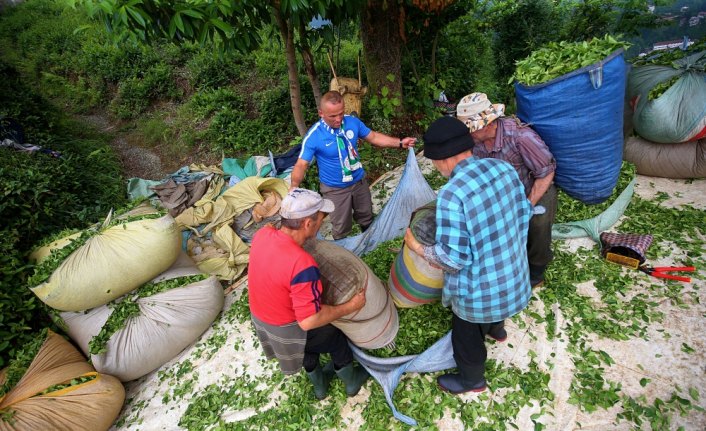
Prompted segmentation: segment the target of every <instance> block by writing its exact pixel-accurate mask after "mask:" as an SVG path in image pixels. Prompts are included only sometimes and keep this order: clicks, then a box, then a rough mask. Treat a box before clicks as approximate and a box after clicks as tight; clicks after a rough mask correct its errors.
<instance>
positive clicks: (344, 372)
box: [336, 362, 370, 397]
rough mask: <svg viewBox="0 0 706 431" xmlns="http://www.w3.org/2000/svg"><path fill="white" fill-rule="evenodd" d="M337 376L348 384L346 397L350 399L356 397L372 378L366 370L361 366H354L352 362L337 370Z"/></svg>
mask: <svg viewBox="0 0 706 431" xmlns="http://www.w3.org/2000/svg"><path fill="white" fill-rule="evenodd" d="M336 375H338V377H339V378H340V379H341V380H343V383H345V384H346V395H348V396H349V397H352V396H354V395H356V394H357V393H358V391H360V387H361V386H363V383H365V381H366V380H368V377H370V374H368V372H367V371H366V370H365V368H363V367H361V366H360V365H358V366H353V363H352V362H351V363H350V364H348V365H346V366H345V367H343V368H341V369H340V370H337V371H336Z"/></svg>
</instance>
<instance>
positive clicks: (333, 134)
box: [291, 91, 417, 239]
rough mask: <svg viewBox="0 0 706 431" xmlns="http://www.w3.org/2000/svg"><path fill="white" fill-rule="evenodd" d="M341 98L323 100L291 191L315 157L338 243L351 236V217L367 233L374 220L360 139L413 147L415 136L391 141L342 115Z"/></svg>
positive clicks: (379, 144)
mask: <svg viewBox="0 0 706 431" xmlns="http://www.w3.org/2000/svg"><path fill="white" fill-rule="evenodd" d="M344 109H345V106H344V102H343V97H342V96H341V94H340V93H339V92H337V91H329V92H328V93H326V94H324V95H323V96H322V97H321V103H320V106H319V117H321V120H319V121H317V122H316V124H314V125H313V126H311V128H310V129H309V131H308V132H307V133H306V136H304V140H303V141H302V149H301V152H300V153H299V159H298V160H297V163H296V164H295V165H294V169H293V171H292V177H291V181H292V186H291V188H295V187H299V186H300V184H301V182H302V181H303V180H304V175H305V173H306V169H307V168H308V167H309V164H310V163H311V162H312V160H313V159H314V157H316V160H317V163H318V166H319V182H320V185H319V187H320V191H321V194H322V195H323V196H324V198H326V199H329V200H331V201H333V203H334V205H335V207H336V209H335V210H334V212H333V213H331V215H330V219H331V225H332V231H333V232H332V233H333V237H334V239H339V238H343V237H345V236H346V235H348V234H349V233H350V231H351V228H352V226H353V219H355V221H356V222H357V223H358V224H359V225H360V227H361V229H362V230H363V231H365V230H366V229H367V228H368V227H369V226H370V224H371V223H372V222H373V205H372V198H371V196H370V187H369V186H368V182H367V181H366V180H365V170H364V169H363V165H362V164H361V162H360V156H359V155H358V139H364V140H366V141H368V142H370V143H371V144H373V145H375V146H377V147H388V148H400V149H403V148H405V149H406V148H409V147H412V146H414V143H415V142H416V141H417V139H416V138H411V137H406V138H402V139H399V138H393V137H391V136H387V135H385V134H383V133H379V132H375V131H372V130H370V129H369V128H368V126H366V125H365V124H364V123H363V122H362V121H360V120H359V119H358V118H357V117H354V116H351V115H344V114H343V112H344Z"/></svg>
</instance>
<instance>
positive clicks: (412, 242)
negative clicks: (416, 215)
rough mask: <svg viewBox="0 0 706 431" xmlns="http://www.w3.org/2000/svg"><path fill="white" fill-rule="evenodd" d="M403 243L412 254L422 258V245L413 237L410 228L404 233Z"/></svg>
mask: <svg viewBox="0 0 706 431" xmlns="http://www.w3.org/2000/svg"><path fill="white" fill-rule="evenodd" d="M404 243H405V244H407V247H409V249H410V250H412V251H413V252H415V253H417V254H418V255H420V256H422V257H423V256H424V247H423V246H422V243H420V242H419V241H417V238H415V237H414V235H413V234H412V229H410V228H407V230H406V231H405V233H404Z"/></svg>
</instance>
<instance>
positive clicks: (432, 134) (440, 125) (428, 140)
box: [423, 117, 473, 160]
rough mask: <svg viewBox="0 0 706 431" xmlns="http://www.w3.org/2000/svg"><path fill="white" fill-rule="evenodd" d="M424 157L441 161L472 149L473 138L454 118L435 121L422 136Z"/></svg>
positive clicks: (459, 121)
mask: <svg viewBox="0 0 706 431" xmlns="http://www.w3.org/2000/svg"><path fill="white" fill-rule="evenodd" d="M423 139H424V157H426V158H427V159H431V160H443V159H448V158H449V157H453V156H455V155H456V154H459V153H462V152H464V151H467V150H471V149H473V138H471V134H470V133H469V132H468V127H466V125H465V124H463V122H462V121H461V120H459V119H457V118H454V117H441V118H439V119H438V120H435V121H434V122H433V123H431V125H430V126H429V128H428V129H427V131H426V133H424V136H423Z"/></svg>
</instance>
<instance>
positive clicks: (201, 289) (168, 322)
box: [60, 253, 224, 382]
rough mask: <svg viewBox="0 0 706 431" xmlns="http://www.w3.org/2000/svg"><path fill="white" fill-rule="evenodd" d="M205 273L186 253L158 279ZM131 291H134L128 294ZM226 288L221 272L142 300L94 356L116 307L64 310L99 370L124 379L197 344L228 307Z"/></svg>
mask: <svg viewBox="0 0 706 431" xmlns="http://www.w3.org/2000/svg"><path fill="white" fill-rule="evenodd" d="M197 274H201V271H199V270H198V268H196V265H195V264H194V262H193V261H192V260H191V258H189V257H188V256H187V255H186V254H184V253H181V254H180V256H179V259H178V260H177V261H176V262H175V263H174V265H173V266H172V267H171V268H169V269H168V270H167V271H166V272H164V273H162V274H161V275H159V276H158V277H157V278H155V279H154V280H153V282H159V281H163V280H170V279H173V278H177V277H184V276H189V275H197ZM128 295H130V294H128ZM223 301H224V299H223V288H222V287H221V285H220V283H219V282H218V279H216V277H209V278H207V279H205V280H203V281H200V282H196V283H191V284H188V285H186V286H184V287H179V288H174V289H170V290H167V291H164V292H161V293H157V294H155V295H152V296H150V297H147V298H140V299H138V300H137V301H136V302H137V303H138V304H139V306H140V315H139V316H136V317H133V318H131V319H129V320H128V321H127V322H126V324H125V327H124V328H122V329H120V330H118V331H117V332H115V333H114V334H113V336H112V337H111V338H110V340H108V344H107V351H106V352H104V353H101V354H99V355H91V354H90V353H89V349H88V343H89V342H90V341H91V339H92V338H93V337H94V336H95V335H98V333H99V332H100V330H101V328H102V327H103V325H104V324H105V322H106V320H108V317H110V314H111V313H112V312H113V310H112V309H111V308H109V307H108V306H107V305H103V306H100V307H97V308H94V309H92V310H89V311H88V312H87V313H83V312H80V313H72V312H65V313H61V314H60V316H61V318H62V319H63V321H64V323H65V324H66V326H67V332H68V334H69V336H70V337H71V339H73V340H74V341H75V342H76V344H77V345H78V346H79V347H80V348H81V350H83V352H84V353H85V354H86V356H90V358H91V362H92V363H93V366H94V367H95V368H96V370H98V371H100V372H102V373H106V374H110V375H113V376H115V377H117V378H118V379H120V380H121V381H123V382H126V381H129V380H134V379H137V378H139V377H142V376H144V375H145V374H147V373H149V372H151V371H153V370H155V369H157V368H159V367H160V366H162V365H164V364H165V363H166V362H167V361H169V360H171V359H172V358H174V357H175V356H176V355H177V354H179V352H181V351H182V350H183V349H184V348H185V347H187V346H188V345H190V344H191V343H193V342H194V341H195V340H196V339H197V338H198V337H199V336H200V335H201V334H202V333H203V332H204V331H205V330H206V329H208V328H209V327H210V326H211V324H212V323H213V321H214V320H215V319H216V316H218V313H219V312H220V311H221V309H222V308H223Z"/></svg>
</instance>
